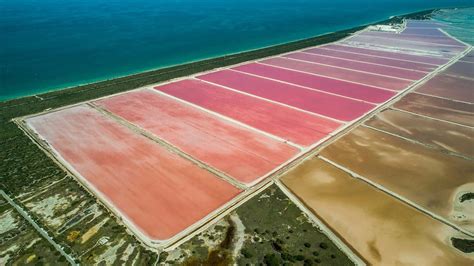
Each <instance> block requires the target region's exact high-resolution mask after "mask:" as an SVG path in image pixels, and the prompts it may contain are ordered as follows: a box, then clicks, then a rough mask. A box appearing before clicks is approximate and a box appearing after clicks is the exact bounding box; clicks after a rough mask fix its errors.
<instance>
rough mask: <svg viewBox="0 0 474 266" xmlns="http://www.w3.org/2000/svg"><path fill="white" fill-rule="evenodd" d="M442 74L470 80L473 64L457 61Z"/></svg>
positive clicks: (473, 76) (472, 75)
mask: <svg viewBox="0 0 474 266" xmlns="http://www.w3.org/2000/svg"><path fill="white" fill-rule="evenodd" d="M444 73H446V74H449V75H453V76H456V77H466V78H471V79H472V78H474V63H472V62H463V61H458V62H456V63H454V64H452V65H451V66H450V67H448V68H447V69H446V71H445V72H444Z"/></svg>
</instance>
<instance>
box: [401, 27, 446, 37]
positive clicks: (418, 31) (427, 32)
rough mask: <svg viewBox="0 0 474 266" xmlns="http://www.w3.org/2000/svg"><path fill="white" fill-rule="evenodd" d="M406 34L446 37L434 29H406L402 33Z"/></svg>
mask: <svg viewBox="0 0 474 266" xmlns="http://www.w3.org/2000/svg"><path fill="white" fill-rule="evenodd" d="M402 33H404V34H416V35H429V36H440V37H443V36H446V34H444V33H443V32H442V31H440V30H438V29H435V28H432V29H429V28H424V27H423V28H414V27H412V28H406V29H405V30H404V31H402Z"/></svg>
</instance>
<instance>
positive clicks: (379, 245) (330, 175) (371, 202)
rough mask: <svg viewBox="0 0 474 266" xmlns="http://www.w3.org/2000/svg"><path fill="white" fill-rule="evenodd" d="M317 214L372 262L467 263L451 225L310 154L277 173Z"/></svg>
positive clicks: (468, 262) (468, 261) (468, 259)
mask: <svg viewBox="0 0 474 266" xmlns="http://www.w3.org/2000/svg"><path fill="white" fill-rule="evenodd" d="M282 181H283V183H284V184H285V185H286V186H287V187H288V188H289V189H290V190H291V191H292V192H293V193H295V194H296V195H297V196H298V197H299V198H300V199H301V200H302V201H303V202H304V203H305V205H307V206H308V207H309V208H310V209H311V210H312V211H313V212H314V213H315V214H316V215H317V216H318V217H319V218H320V219H322V220H323V221H325V222H326V224H328V225H329V226H330V227H331V229H332V230H333V231H334V232H335V233H337V234H338V235H339V236H340V237H341V238H343V239H344V240H345V241H347V243H349V244H350V246H351V247H352V248H353V249H355V250H356V251H357V252H358V253H359V254H360V255H361V256H362V257H363V258H364V259H366V260H367V261H368V263H369V264H373V265H472V263H473V262H474V261H473V257H472V256H469V255H467V254H463V253H462V252H460V251H458V250H457V249H455V248H454V247H453V246H452V245H451V243H450V242H451V241H450V239H451V237H461V238H465V239H468V238H466V236H464V235H462V234H461V233H459V232H458V231H456V230H454V229H452V228H451V227H449V226H447V225H445V224H443V223H441V222H439V221H436V220H434V219H432V218H430V217H429V216H427V215H425V214H423V213H421V212H419V211H417V210H415V209H414V208H412V207H410V206H408V205H405V204H403V203H402V202H400V201H398V200H396V199H395V198H393V197H390V196H389V195H387V194H385V193H383V192H381V191H380V190H377V189H375V188H373V187H372V186H370V185H368V184H367V183H365V182H363V181H361V180H358V179H355V178H352V177H351V176H349V175H348V174H347V173H345V172H343V171H341V170H339V169H337V168H336V167H334V166H332V165H330V164H328V163H326V162H324V161H322V160H320V159H317V158H313V159H311V160H308V161H306V162H305V163H304V164H302V165H300V166H299V167H297V168H295V169H294V170H293V171H291V172H290V173H288V174H287V175H286V176H284V177H283V178H282Z"/></svg>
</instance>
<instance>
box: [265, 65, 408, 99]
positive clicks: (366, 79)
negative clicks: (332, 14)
mask: <svg viewBox="0 0 474 266" xmlns="http://www.w3.org/2000/svg"><path fill="white" fill-rule="evenodd" d="M260 63H264V64H268V65H271V66H276V67H284V68H288V69H291V70H297V71H303V72H306V73H311V74H315V75H323V76H326V77H330V78H337V79H342V80H347V81H350V82H357V83H360V84H365V85H368V86H376V87H380V88H384V89H389V90H396V91H398V90H402V89H405V88H407V87H408V86H410V84H411V83H412V82H413V81H410V80H402V79H398V78H393V77H388V76H380V75H376V74H371V73H364V72H357V71H353V70H350V69H342V68H336V67H331V66H323V65H319V64H314V63H311V62H302V61H299V60H292V59H287V58H281V57H275V58H271V59H266V60H263V61H260Z"/></svg>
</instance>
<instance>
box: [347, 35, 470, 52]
mask: <svg viewBox="0 0 474 266" xmlns="http://www.w3.org/2000/svg"><path fill="white" fill-rule="evenodd" d="M344 42H345V43H350V42H359V43H368V44H376V45H381V46H386V47H396V48H399V49H400V48H401V49H409V50H419V51H431V52H436V53H438V54H446V55H447V56H453V55H455V54H456V53H458V52H460V51H463V50H464V49H465V48H466V47H465V46H459V45H440V44H434V43H428V42H414V41H408V40H403V39H396V40H394V39H387V38H379V37H374V36H360V35H357V36H354V37H351V38H350V39H347V40H345V41H344Z"/></svg>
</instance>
